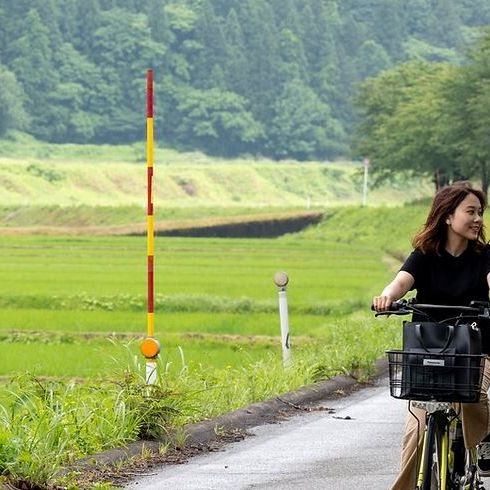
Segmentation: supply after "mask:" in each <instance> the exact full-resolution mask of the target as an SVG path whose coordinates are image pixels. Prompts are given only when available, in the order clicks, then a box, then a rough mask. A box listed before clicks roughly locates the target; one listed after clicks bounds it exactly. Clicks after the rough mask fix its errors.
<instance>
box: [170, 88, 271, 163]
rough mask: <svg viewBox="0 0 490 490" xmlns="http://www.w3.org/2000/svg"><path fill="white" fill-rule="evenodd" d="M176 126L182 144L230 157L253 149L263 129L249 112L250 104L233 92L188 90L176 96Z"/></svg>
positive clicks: (214, 89)
mask: <svg viewBox="0 0 490 490" xmlns="http://www.w3.org/2000/svg"><path fill="white" fill-rule="evenodd" d="M177 98H178V103H177V111H178V114H177V115H176V122H177V128H178V130H177V131H178V134H177V138H178V141H179V143H180V144H181V145H182V146H184V147H187V145H188V142H189V141H192V142H193V145H197V147H198V148H199V149H201V150H204V151H208V152H209V153H212V154H216V155H223V156H229V155H233V154H237V153H238V154H239V153H240V152H243V151H245V150H246V149H249V148H253V146H254V143H256V142H257V141H258V140H259V139H260V138H261V136H262V134H263V129H262V126H261V125H260V124H259V123H258V122H257V121H256V120H255V119H254V118H253V116H252V114H251V112H250V111H249V110H248V108H247V101H246V100H245V99H244V98H243V97H240V96H239V95H237V94H234V93H232V92H223V91H222V90H219V89H216V88H213V89H210V90H196V89H187V90H182V91H181V92H180V93H178V94H177Z"/></svg>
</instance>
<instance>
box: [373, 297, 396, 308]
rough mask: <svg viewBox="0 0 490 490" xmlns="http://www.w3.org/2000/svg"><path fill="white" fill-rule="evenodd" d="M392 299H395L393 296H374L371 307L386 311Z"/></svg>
mask: <svg viewBox="0 0 490 490" xmlns="http://www.w3.org/2000/svg"><path fill="white" fill-rule="evenodd" d="M393 301H395V298H392V297H391V296H386V295H381V296H375V297H374V298H373V308H374V309H375V310H376V311H387V310H389V309H390V307H391V304H392V303H393Z"/></svg>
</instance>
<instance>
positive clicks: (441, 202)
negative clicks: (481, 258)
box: [412, 182, 487, 253]
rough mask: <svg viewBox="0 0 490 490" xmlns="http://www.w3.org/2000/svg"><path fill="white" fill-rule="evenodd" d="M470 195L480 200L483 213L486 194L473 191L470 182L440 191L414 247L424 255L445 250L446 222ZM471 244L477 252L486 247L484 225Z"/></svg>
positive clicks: (416, 236) (449, 186) (414, 238)
mask: <svg viewBox="0 0 490 490" xmlns="http://www.w3.org/2000/svg"><path fill="white" fill-rule="evenodd" d="M469 194H473V195H475V196H476V197H477V198H478V200H479V201H480V205H481V208H482V211H483V210H484V209H485V208H486V207H487V201H486V199H485V194H483V192H482V191H480V190H478V189H473V188H472V187H471V184H470V183H469V182H455V183H454V184H451V185H448V186H447V187H443V188H442V189H440V190H439V191H438V192H437V194H436V195H435V197H434V200H433V201H432V206H431V208H430V211H429V215H428V216H427V221H426V222H425V225H424V228H422V230H421V231H419V232H418V233H417V234H416V235H415V236H414V237H413V240H412V245H413V247H414V248H416V249H419V250H421V251H422V252H423V253H427V252H435V253H440V252H441V251H442V250H443V249H444V245H445V243H446V239H447V223H446V220H447V218H448V216H449V215H450V214H453V213H454V211H455V209H456V208H457V207H458V206H459V205H460V204H461V202H462V201H463V200H464V199H465V198H466V196H468V195H469ZM470 244H471V246H474V247H475V249H477V250H481V249H483V247H484V246H485V244H486V239H485V229H484V226H483V224H482V227H481V229H480V233H479V234H478V237H477V239H476V240H474V241H471V242H470Z"/></svg>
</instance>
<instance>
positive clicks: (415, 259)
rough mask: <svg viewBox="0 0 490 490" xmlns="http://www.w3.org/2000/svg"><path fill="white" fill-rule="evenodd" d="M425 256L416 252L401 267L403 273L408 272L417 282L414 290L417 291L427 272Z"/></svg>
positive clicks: (418, 251)
mask: <svg viewBox="0 0 490 490" xmlns="http://www.w3.org/2000/svg"><path fill="white" fill-rule="evenodd" d="M425 258H426V257H425V255H424V254H423V253H422V252H421V251H420V250H414V251H413V252H412V253H411V254H410V255H409V256H408V258H407V260H405V262H404V263H403V265H402V266H401V267H400V270H401V271H405V272H408V273H409V274H410V275H411V276H413V278H414V279H415V282H414V284H413V287H412V289H417V288H418V284H419V283H420V281H421V279H422V277H423V274H424V272H426V264H425Z"/></svg>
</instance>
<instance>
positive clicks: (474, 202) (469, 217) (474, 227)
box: [446, 194, 483, 240]
mask: <svg viewBox="0 0 490 490" xmlns="http://www.w3.org/2000/svg"><path fill="white" fill-rule="evenodd" d="M446 224H447V225H448V238H450V237H451V236H452V237H454V238H459V239H461V238H463V239H466V240H476V239H477V238H478V234H479V233H480V230H481V227H482V226H483V209H482V207H481V204H480V200H479V199H478V198H477V197H476V196H475V195H474V194H468V195H467V196H466V197H465V198H464V199H463V200H462V201H461V203H460V204H459V206H458V207H457V208H456V209H455V210H454V212H453V213H452V214H450V215H449V216H448V218H447V219H446Z"/></svg>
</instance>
